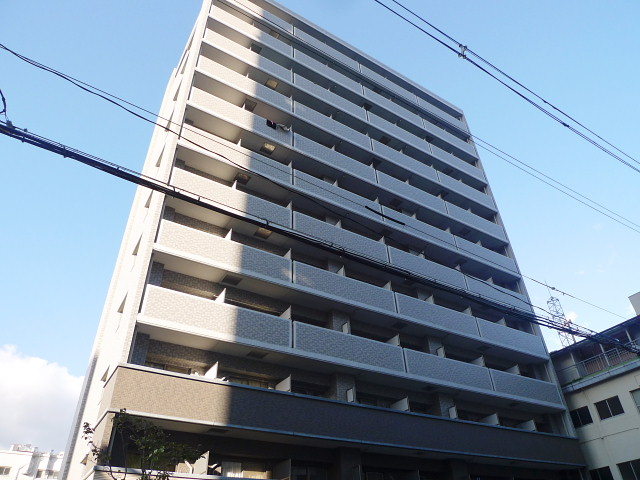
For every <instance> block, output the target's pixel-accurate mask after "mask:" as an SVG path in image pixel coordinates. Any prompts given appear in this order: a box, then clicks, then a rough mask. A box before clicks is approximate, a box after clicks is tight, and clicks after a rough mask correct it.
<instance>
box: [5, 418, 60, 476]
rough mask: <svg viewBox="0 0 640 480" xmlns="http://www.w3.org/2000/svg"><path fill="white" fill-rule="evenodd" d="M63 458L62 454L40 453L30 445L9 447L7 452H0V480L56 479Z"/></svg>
mask: <svg viewBox="0 0 640 480" xmlns="http://www.w3.org/2000/svg"><path fill="white" fill-rule="evenodd" d="M0 428H2V427H1V426H0ZM63 457H64V452H60V453H54V452H53V451H51V452H40V451H38V449H37V448H36V447H32V446H31V445H19V444H15V445H11V448H10V449H9V450H0V480H5V479H6V480H32V479H34V478H58V475H59V473H60V467H61V466H62V458H63Z"/></svg>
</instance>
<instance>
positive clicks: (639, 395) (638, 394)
mask: <svg viewBox="0 0 640 480" xmlns="http://www.w3.org/2000/svg"><path fill="white" fill-rule="evenodd" d="M629 393H630V394H631V396H632V397H633V401H634V402H636V407H638V411H640V389H638V390H633V391H631V392H629Z"/></svg>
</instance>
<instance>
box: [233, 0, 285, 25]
mask: <svg viewBox="0 0 640 480" xmlns="http://www.w3.org/2000/svg"><path fill="white" fill-rule="evenodd" d="M233 4H234V8H240V9H241V10H242V12H243V13H244V14H245V15H246V16H248V17H251V18H256V19H257V20H259V21H263V19H264V20H266V21H267V22H268V23H273V24H275V25H277V26H278V27H279V28H281V29H283V30H285V31H287V32H289V33H293V25H291V24H290V23H289V22H287V21H286V20H283V19H282V18H280V17H278V16H277V15H274V14H273V13H271V12H269V11H268V10H265V9H263V8H260V7H258V6H256V5H255V4H250V7H247V6H245V5H244V3H243V2H233Z"/></svg>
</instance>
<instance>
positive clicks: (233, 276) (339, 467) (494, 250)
mask: <svg viewBox="0 0 640 480" xmlns="http://www.w3.org/2000/svg"><path fill="white" fill-rule="evenodd" d="M159 122H161V123H162V125H161V126H159V127H158V128H156V130H155V132H154V135H153V139H152V143H151V147H150V150H149V154H148V157H147V160H146V163H145V166H144V174H145V175H146V176H147V178H152V179H156V180H157V181H158V182H166V183H168V184H170V185H171V188H174V189H175V190H176V191H177V192H178V193H179V194H181V195H182V197H181V198H176V197H175V196H171V195H166V196H165V195H164V194H161V193H160V192H157V191H155V192H152V191H150V190H149V189H144V188H141V189H140V190H139V191H138V192H137V194H136V197H135V200H134V205H133V208H132V212H131V216H130V219H129V223H128V226H127V230H126V233H125V236H124V240H123V245H122V249H121V252H120V254H119V258H118V262H117V265H116V270H115V274H114V277H113V280H112V284H111V286H110V290H109V294H108V298H107V301H106V305H105V309H104V313H103V318H102V320H101V323H100V327H99V332H98V336H97V339H96V343H95V347H94V352H93V357H92V361H91V365H90V366H89V370H88V373H87V375H86V377H85V378H86V379H85V382H86V384H85V387H84V388H83V394H82V398H81V400H80V404H79V406H78V413H77V416H76V420H75V424H74V426H73V429H72V433H71V436H70V440H69V451H70V452H71V454H70V455H69V458H68V461H67V462H66V464H65V478H68V479H76V478H85V477H91V475H93V470H92V469H93V466H92V464H91V462H90V461H85V462H84V463H81V460H82V459H83V458H85V455H86V452H87V448H86V445H85V444H84V442H83V440H82V439H81V437H80V434H79V431H80V428H81V425H82V423H83V422H85V421H87V422H89V423H91V424H92V425H94V426H96V427H97V432H96V438H97V441H98V442H99V443H101V444H103V445H105V446H106V445H111V446H112V448H113V449H114V451H118V448H116V447H117V446H118V445H117V441H116V440H113V438H112V435H111V427H110V418H111V416H112V415H113V413H114V412H117V411H118V410H119V409H121V408H126V409H127V410H128V411H129V412H130V413H132V414H135V415H139V416H141V417H145V418H148V419H151V420H153V421H154V422H157V423H158V424H159V425H161V426H162V427H163V428H165V429H167V430H169V431H171V432H173V434H174V435H175V436H176V438H180V439H183V440H184V441H185V442H192V443H194V444H199V445H202V446H203V452H206V456H205V459H206V461H203V462H200V464H199V465H198V466H187V467H185V466H184V465H183V466H182V467H181V468H183V467H184V468H186V469H187V470H190V472H189V474H190V475H192V476H194V478H214V477H207V475H209V476H216V475H217V476H223V477H244V478H274V479H284V478H295V479H296V480H302V479H318V480H320V479H344V480H347V479H348V480H355V479H358V480H359V479H362V480H364V479H367V480H374V479H380V480H383V479H387V480H388V479H391V478H394V479H398V478H400V479H405V478H406V479H415V480H418V479H423V480H429V479H444V478H447V479H453V478H456V479H458V478H474V479H514V478H518V479H525V478H526V479H529V478H531V479H533V478H545V479H555V478H565V477H567V475H569V474H568V473H567V472H570V471H575V469H576V468H579V467H580V466H581V465H582V464H583V460H582V457H581V455H580V452H579V448H578V444H577V441H576V440H575V438H574V430H573V427H572V426H571V424H570V421H569V420H568V417H567V415H566V408H565V405H564V402H563V399H562V396H561V394H560V391H559V388H558V385H557V382H556V380H555V376H554V372H553V369H552V368H551V367H550V365H551V364H550V361H549V356H548V353H547V350H546V348H545V345H544V342H543V340H542V337H541V334H540V331H539V329H538V327H537V326H536V325H533V324H532V323H531V322H529V321H528V318H529V317H528V316H530V315H531V312H532V310H531V307H530V305H529V303H528V297H527V294H526V292H525V290H524V286H523V283H522V279H521V275H520V273H519V270H518V267H517V265H516V262H515V260H514V257H513V253H512V250H511V247H510V245H509V240H508V238H507V236H506V233H505V230H504V228H503V226H502V224H501V222H500V218H499V214H498V210H497V208H496V205H495V202H494V199H493V197H492V195H491V192H490V189H489V185H488V183H487V179H486V177H485V174H484V171H483V169H482V166H481V164H480V161H479V158H478V154H477V151H476V148H475V146H474V144H473V142H472V140H471V137H470V133H469V129H468V126H467V124H466V121H465V118H464V115H463V112H462V111H461V110H460V109H458V108H457V107H455V106H453V105H451V104H450V103H448V102H447V101H445V100H443V99H441V98H439V97H438V96H436V95H435V94H433V93H431V92H429V91H427V90H425V89H424V88H422V87H420V86H418V85H416V84H415V83H413V82H411V81H410V80H408V79H406V78H404V77H402V76H401V75H399V74H397V73H395V72H393V71H391V70H389V69H388V68H386V67H384V66H383V65H381V64H380V63H378V62H377V61H375V60H374V59H372V58H370V57H368V56H367V55H365V54H363V53H361V52H359V51H357V50H355V49H353V48H352V47H350V46H348V45H346V44H344V43H343V42H341V41H340V40H338V39H336V38H335V37H333V36H332V35H330V34H329V33H327V32H324V31H323V30H321V29H319V28H317V27H315V26H314V25H312V24H310V23H309V22H307V21H305V20H304V19H302V18H300V17H298V16H297V15H296V14H295V13H293V12H291V11H288V10H286V9H284V8H282V7H280V6H278V5H277V4H275V3H272V2H270V1H263V0H213V1H212V0H206V1H205V2H204V6H203V9H202V12H201V15H200V17H199V18H198V21H197V23H196V26H195V28H194V31H193V33H192V35H191V38H190V39H189V42H188V45H187V48H186V50H185V52H184V55H183V57H182V59H181V60H180V63H179V65H178V67H177V69H176V70H175V72H174V74H173V76H172V78H171V81H170V83H169V86H168V88H167V91H166V95H165V99H164V102H163V105H162V109H161V112H160V120H159ZM110 442H111V443H110ZM114 442H115V443H114ZM114 461H120V462H121V463H122V462H124V460H123V459H117V458H114Z"/></svg>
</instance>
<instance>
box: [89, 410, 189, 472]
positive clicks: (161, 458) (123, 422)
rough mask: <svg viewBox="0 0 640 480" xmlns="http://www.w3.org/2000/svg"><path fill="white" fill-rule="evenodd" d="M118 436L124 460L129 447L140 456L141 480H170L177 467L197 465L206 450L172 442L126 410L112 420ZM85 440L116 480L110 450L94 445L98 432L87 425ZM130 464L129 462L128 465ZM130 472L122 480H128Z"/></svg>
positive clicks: (158, 429)
mask: <svg viewBox="0 0 640 480" xmlns="http://www.w3.org/2000/svg"><path fill="white" fill-rule="evenodd" d="M112 422H113V428H114V430H115V432H116V435H118V436H119V437H120V440H121V445H122V449H123V452H122V453H123V457H124V458H125V459H126V453H127V447H128V446H129V445H132V446H133V447H134V448H135V449H136V451H137V453H138V456H139V462H138V463H139V465H137V466H136V467H134V468H139V469H140V471H141V472H142V473H141V476H140V480H169V479H170V478H171V473H172V471H169V470H168V468H172V467H173V466H175V465H176V464H178V463H180V462H183V461H187V462H189V463H194V462H195V461H196V460H198V459H199V458H200V457H202V453H201V452H202V449H201V448H199V447H193V446H191V445H188V444H184V443H177V442H173V441H171V439H170V437H169V435H168V434H167V433H165V432H164V430H162V429H161V428H160V427H158V426H157V425H154V424H153V423H152V422H151V421H149V420H147V419H144V418H139V417H135V416H133V415H130V414H128V413H127V411H126V410H125V409H122V410H120V412H119V413H116V414H115V416H114V417H113V419H112ZM82 429H83V434H82V438H83V439H84V440H85V441H86V442H87V443H88V445H89V449H90V453H91V456H92V457H93V459H94V461H95V462H96V463H97V464H98V465H104V466H108V467H109V474H110V476H111V478H113V479H114V480H118V479H116V476H115V473H114V471H113V468H112V467H113V466H114V465H113V463H112V458H111V455H110V453H109V451H108V450H107V449H104V448H101V447H99V446H98V445H96V444H95V443H94V441H93V435H94V433H95V428H93V427H91V425H89V424H88V423H87V422H85V423H84V424H83V426H82ZM125 463H126V462H125ZM126 476H127V473H126V470H125V472H124V476H123V477H122V478H126Z"/></svg>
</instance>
